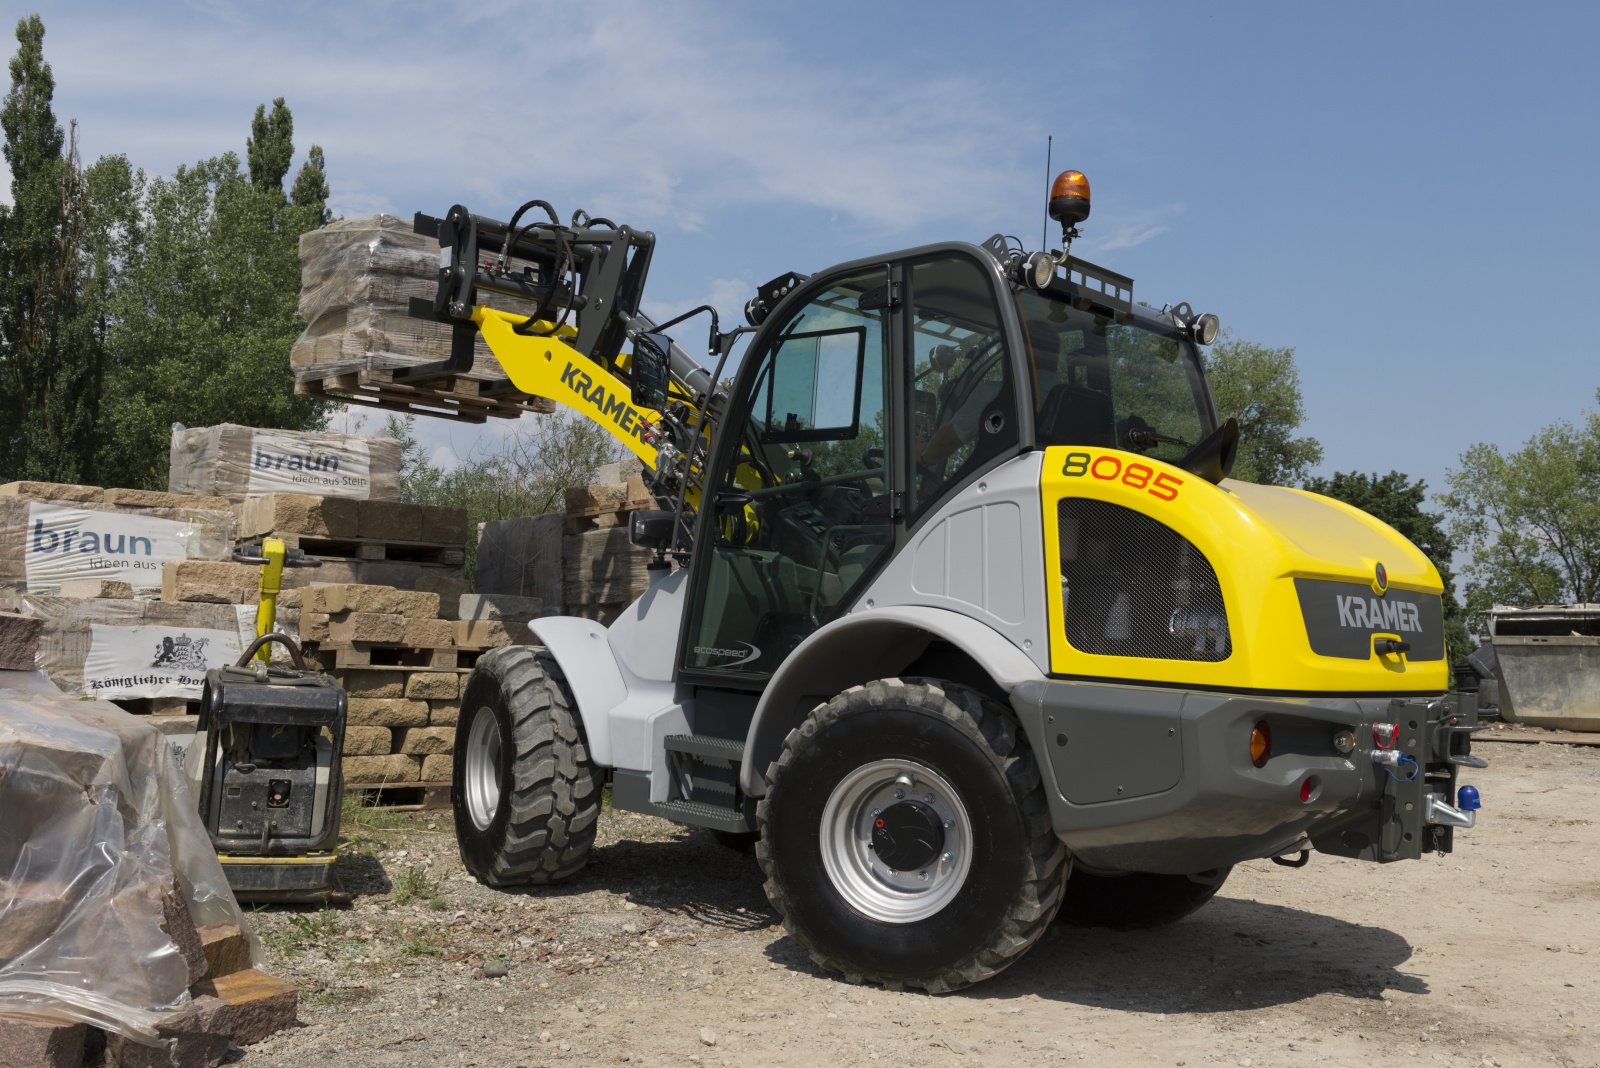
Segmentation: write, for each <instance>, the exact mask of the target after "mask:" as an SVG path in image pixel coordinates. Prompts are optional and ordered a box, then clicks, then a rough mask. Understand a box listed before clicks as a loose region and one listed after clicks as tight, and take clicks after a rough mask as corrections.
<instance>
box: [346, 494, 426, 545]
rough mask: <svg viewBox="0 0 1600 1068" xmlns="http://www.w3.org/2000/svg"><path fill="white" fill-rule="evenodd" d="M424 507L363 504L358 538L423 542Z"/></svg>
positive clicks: (394, 504) (395, 503)
mask: <svg viewBox="0 0 1600 1068" xmlns="http://www.w3.org/2000/svg"><path fill="white" fill-rule="evenodd" d="M424 511H425V506H424V505H420V504H406V503H404V502H401V501H362V502H361V508H360V509H359V514H358V519H357V531H356V533H357V536H358V537H362V538H372V539H374V540H376V541H425V540H426V539H425V538H423V536H422V531H423V528H424V524H425V520H424V518H423V512H424Z"/></svg>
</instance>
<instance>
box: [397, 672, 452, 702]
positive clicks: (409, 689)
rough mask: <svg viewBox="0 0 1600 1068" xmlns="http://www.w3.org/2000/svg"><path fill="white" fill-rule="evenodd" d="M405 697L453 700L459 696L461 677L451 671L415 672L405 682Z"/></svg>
mask: <svg viewBox="0 0 1600 1068" xmlns="http://www.w3.org/2000/svg"><path fill="white" fill-rule="evenodd" d="M406 696H407V697H418V698H422V699H424V700H429V699H436V700H454V699H455V698H457V697H460V696H461V676H460V675H457V674H456V673H455V672H453V671H415V672H412V674H411V678H409V679H407V680H406Z"/></svg>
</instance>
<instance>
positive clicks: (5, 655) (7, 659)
mask: <svg viewBox="0 0 1600 1068" xmlns="http://www.w3.org/2000/svg"><path fill="white" fill-rule="evenodd" d="M43 629H44V620H42V619H35V618H34V617H33V616H19V615H13V614H12V613H10V612H0V671H32V670H33V667H34V657H35V656H36V655H37V654H38V652H39V633H40V631H42V630H43Z"/></svg>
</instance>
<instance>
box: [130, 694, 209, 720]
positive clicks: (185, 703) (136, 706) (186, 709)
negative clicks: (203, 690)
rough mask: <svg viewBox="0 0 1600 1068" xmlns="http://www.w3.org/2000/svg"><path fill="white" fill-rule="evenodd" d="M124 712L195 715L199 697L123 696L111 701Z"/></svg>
mask: <svg viewBox="0 0 1600 1068" xmlns="http://www.w3.org/2000/svg"><path fill="white" fill-rule="evenodd" d="M112 704H114V705H116V706H117V707H118V708H120V709H122V710H123V711H124V712H129V713H132V714H133V715H135V716H196V715H199V714H200V699H199V698H198V697H196V698H194V699H192V700H189V699H186V698H182V697H124V698H119V699H117V700H115V701H113V702H112Z"/></svg>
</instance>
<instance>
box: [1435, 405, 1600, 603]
mask: <svg viewBox="0 0 1600 1068" xmlns="http://www.w3.org/2000/svg"><path fill="white" fill-rule="evenodd" d="M1448 482H1449V485H1450V491H1449V492H1448V493H1447V494H1446V495H1445V497H1444V503H1445V506H1446V508H1447V509H1448V510H1449V513H1448V514H1449V520H1448V525H1449V530H1450V534H1451V536H1452V537H1453V538H1454V539H1455V542H1456V545H1457V546H1458V547H1460V548H1461V550H1462V551H1463V552H1465V553H1467V554H1469V556H1470V558H1471V563H1469V564H1468V565H1467V566H1466V568H1465V569H1464V570H1463V574H1464V576H1465V578H1466V587H1467V612H1468V614H1469V615H1470V616H1472V617H1474V618H1477V617H1481V616H1482V614H1483V613H1484V612H1486V611H1487V610H1488V609H1489V608H1490V607H1492V606H1493V605H1495V604H1512V605H1534V604H1564V603H1578V602H1594V601H1597V600H1600V414H1596V413H1593V412H1591V413H1590V414H1589V415H1588V417H1587V418H1586V420H1585V423H1584V425H1583V426H1581V427H1580V426H1574V425H1573V424H1571V423H1568V422H1558V423H1554V424H1552V425H1550V426H1547V427H1545V428H1543V429H1542V430H1540V431H1539V432H1538V433H1537V434H1535V435H1533V437H1531V438H1529V439H1528V441H1527V442H1526V443H1524V444H1523V446H1522V448H1520V449H1518V450H1516V451H1515V452H1511V453H1503V452H1501V451H1500V449H1499V448H1498V447H1496V446H1494V445H1489V444H1481V443H1480V444H1477V445H1473V446H1472V447H1471V448H1469V449H1468V450H1467V451H1466V452H1464V453H1462V454H1461V461H1460V466H1459V467H1457V468H1454V469H1452V470H1451V471H1450V472H1449V475H1448Z"/></svg>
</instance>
